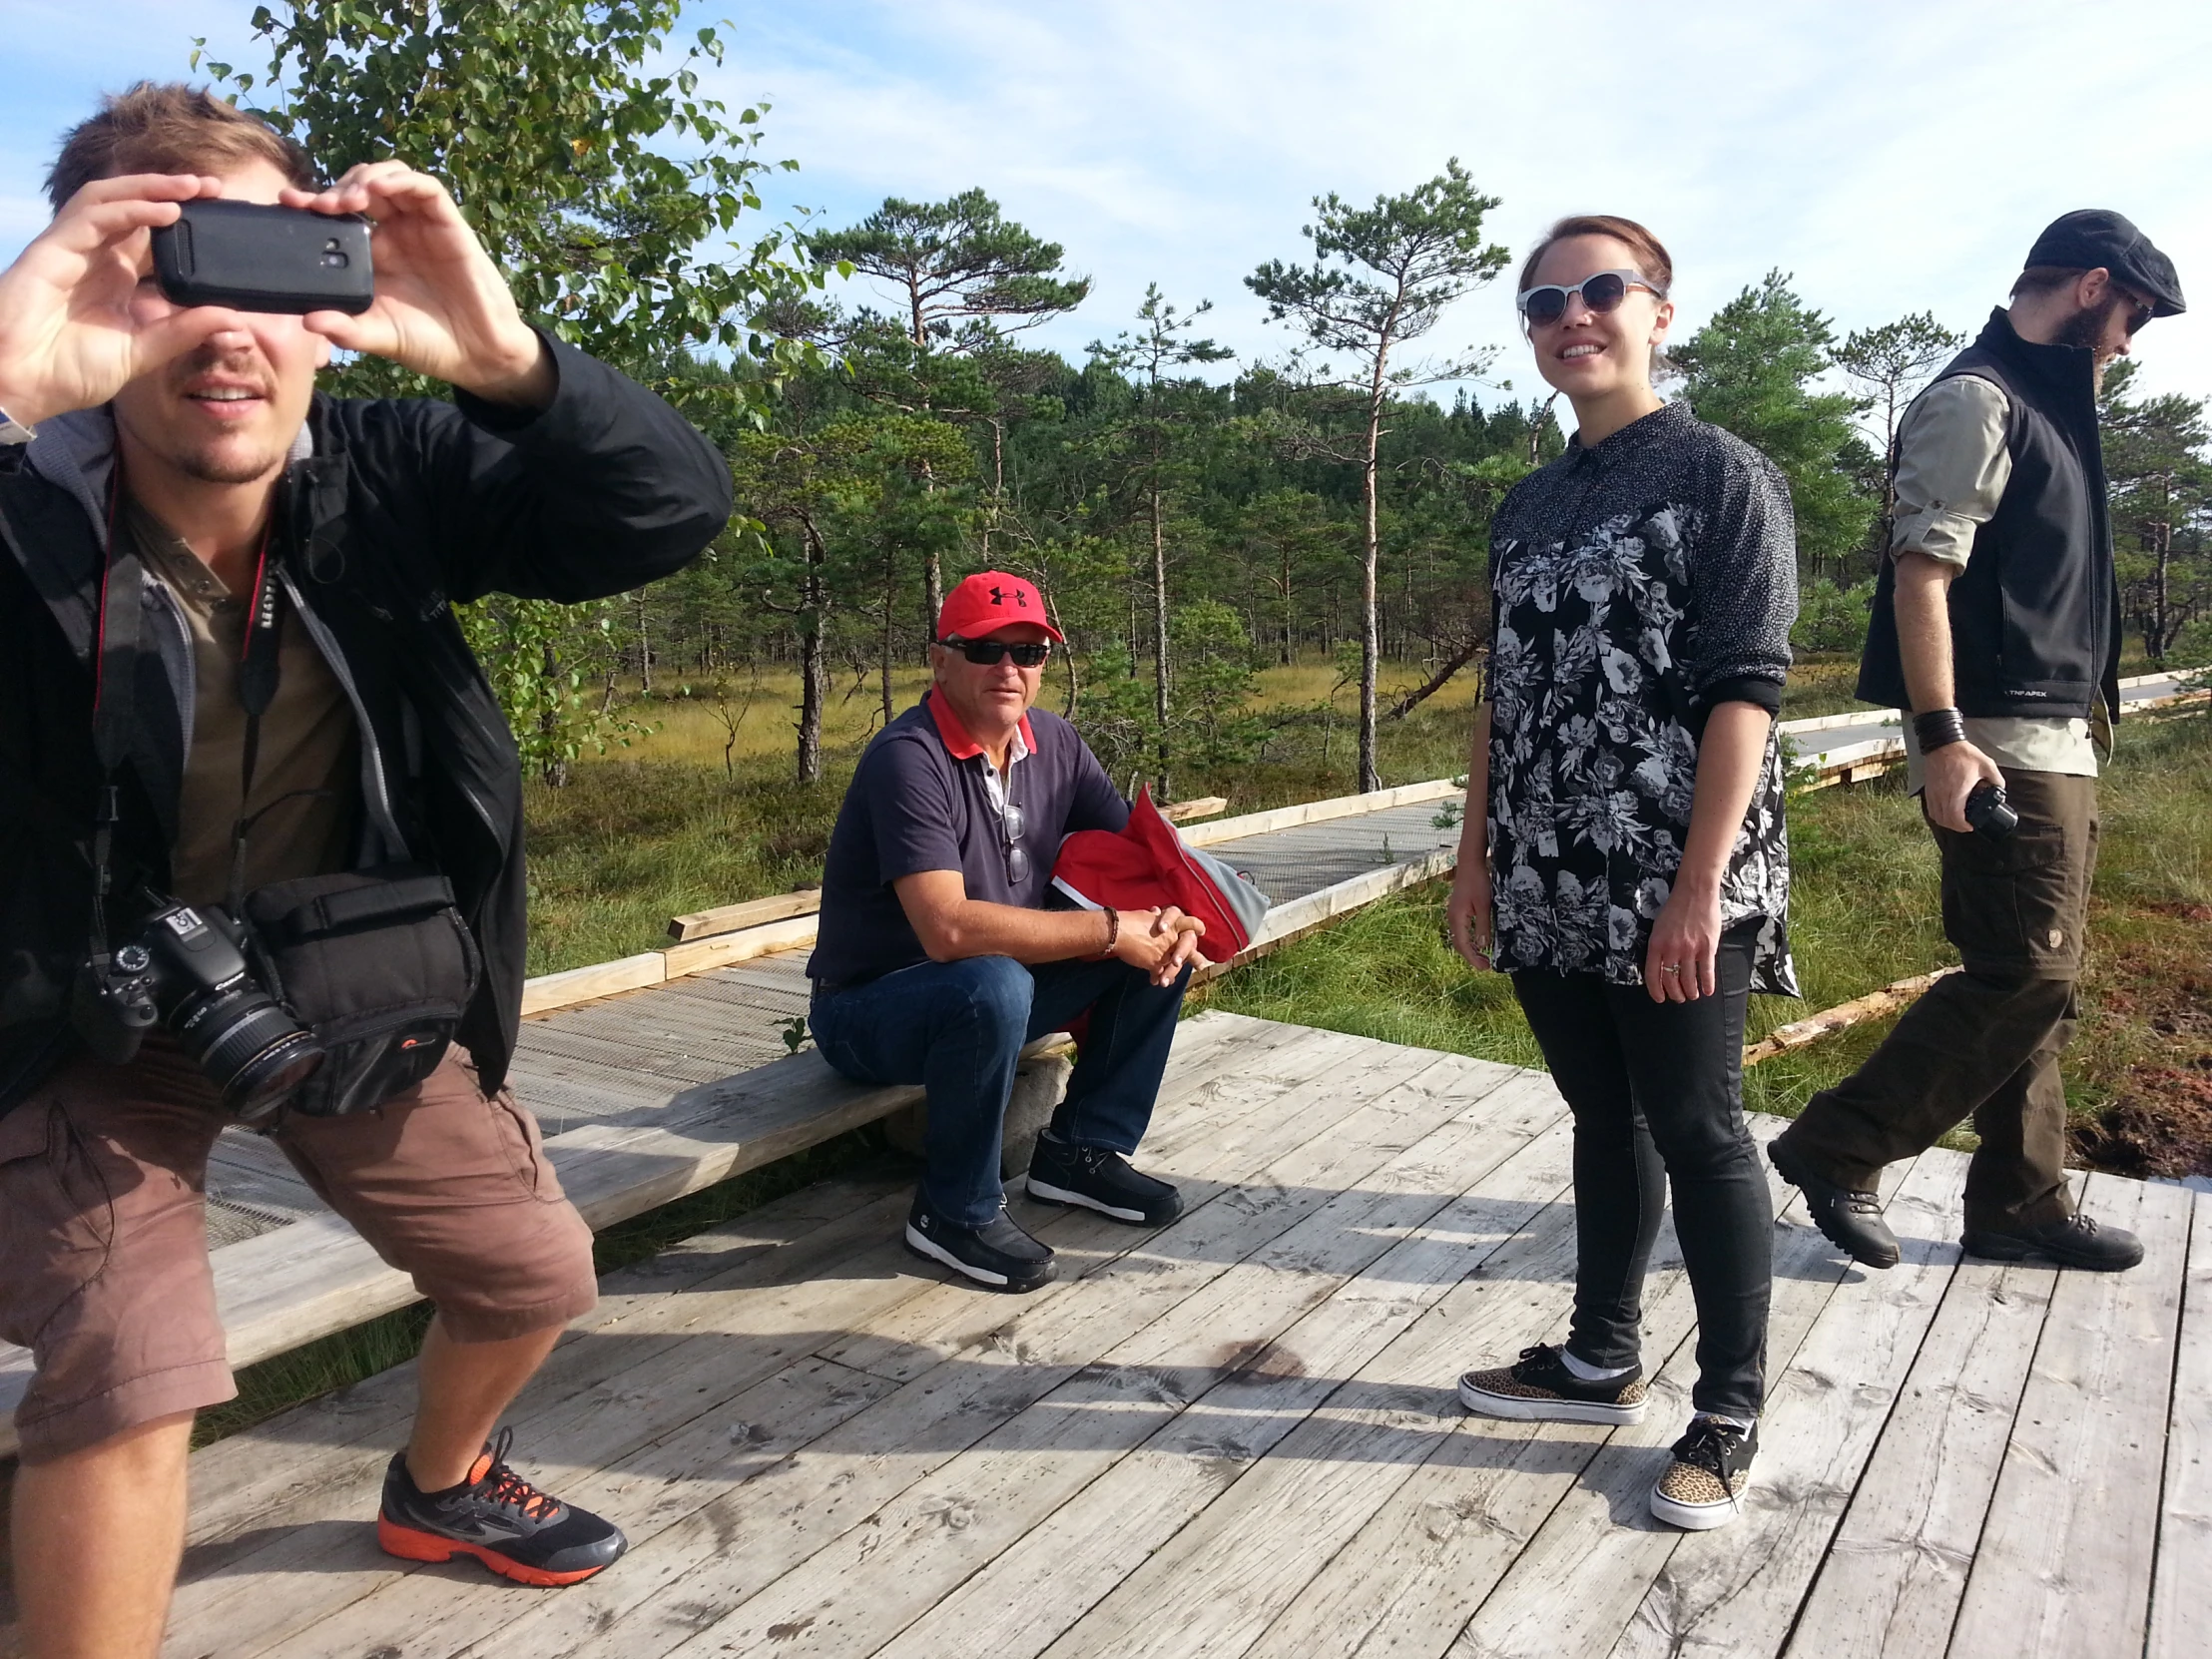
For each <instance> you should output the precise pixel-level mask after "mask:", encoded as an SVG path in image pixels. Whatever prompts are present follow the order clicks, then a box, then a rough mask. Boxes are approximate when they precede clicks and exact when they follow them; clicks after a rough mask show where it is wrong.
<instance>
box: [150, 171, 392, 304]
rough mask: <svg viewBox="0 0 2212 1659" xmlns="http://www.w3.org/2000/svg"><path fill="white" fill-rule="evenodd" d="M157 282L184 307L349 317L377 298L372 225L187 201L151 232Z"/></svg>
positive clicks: (352, 218)
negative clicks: (172, 218) (370, 235)
mask: <svg viewBox="0 0 2212 1659" xmlns="http://www.w3.org/2000/svg"><path fill="white" fill-rule="evenodd" d="M154 275H155V277H156V278H157V279H158V280H159V281H160V282H161V285H162V292H163V293H165V294H167V295H168V296H169V298H170V299H171V300H173V301H174V302H176V303H177V304H180V305H228V306H230V307H231V308H232V309H234V310H241V311H282V312H287V313H290V314H294V315H300V314H304V313H305V312H308V311H345V312H347V313H349V314H352V315H356V316H357V315H359V314H360V313H361V312H362V311H365V310H367V309H368V307H369V305H370V304H371V303H372V302H373V301H374V299H375V297H376V275H375V271H374V268H373V267H372V265H371V263H370V260H369V252H368V221H367V220H366V219H364V218H362V217H361V216H360V215H358V214H346V215H342V216H340V215H335V214H318V213H309V212H307V211H306V210H305V209H303V208H277V207H266V206H264V205H262V204H261V203H258V202H225V201H221V200H216V201H206V202H187V203H185V204H184V207H183V211H182V212H180V213H179V215H178V217H177V223H176V224H174V225H164V226H162V227H160V228H159V229H157V230H156V231H155V232H154Z"/></svg>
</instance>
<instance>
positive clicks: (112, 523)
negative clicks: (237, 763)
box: [90, 469, 283, 970]
mask: <svg viewBox="0 0 2212 1659" xmlns="http://www.w3.org/2000/svg"><path fill="white" fill-rule="evenodd" d="M122 489H123V482H122V474H121V471H120V469H118V472H117V475H116V478H115V481H114V482H113V483H112V484H110V486H109V489H108V554H107V562H106V565H105V566H104V568H103V570H102V572H101V579H100V618H99V626H98V629H97V631H96V633H95V636H94V638H95V647H94V649H95V654H96V666H95V669H94V680H93V694H92V747H93V753H94V755H95V757H96V758H97V759H98V761H99V763H100V795H99V801H98V804H97V806H96V808H95V810H94V814H93V829H92V868H93V884H92V940H91V949H90V955H91V958H92V962H93V965H94V967H95V968H98V969H101V970H105V969H106V967H107V965H108V959H109V958H108V915H107V905H108V899H109V898H110V897H111V896H112V895H113V892H114V886H115V869H114V853H115V828H116V825H117V824H118V823H119V822H120V821H121V819H122V816H123V810H122V798H123V791H122V786H121V784H120V783H119V782H118V780H119V778H120V776H121V774H122V771H123V764H124V762H125V761H126V760H127V759H129V756H130V751H131V735H132V730H133V727H134V726H135V724H136V721H137V715H138V679H139V658H140V656H141V654H142V651H143V649H144V639H143V635H144V631H145V616H146V609H145V601H146V566H145V565H144V564H143V563H142V562H141V561H140V559H139V556H138V552H137V550H136V549H135V548H134V547H132V546H131V545H130V543H129V540H128V538H126V537H120V536H118V535H117V534H116V520H117V513H118V506H119V504H120V501H121V497H122ZM275 526H276V515H275V513H274V512H272V514H271V518H270V523H269V525H268V526H266V527H265V528H264V529H263V531H262V545H261V550H260V552H259V553H258V555H257V556H256V558H255V561H254V594H253V608H252V610H251V611H249V613H248V615H247V626H246V643H245V646H244V648H243V649H242V651H241V652H240V657H239V679H238V691H239V701H240V702H241V703H242V704H244V705H245V708H246V744H245V756H244V765H243V767H242V772H243V774H244V776H243V777H242V779H241V781H240V786H239V817H238V821H237V823H236V824H235V825H234V826H233V828H232V842H231V884H232V888H233V891H232V893H231V902H232V906H233V909H234V910H235V909H236V907H237V905H238V901H239V897H240V894H239V891H238V890H237V889H238V887H239V883H240V881H241V879H242V878H243V876H244V874H245V871H246V836H247V833H248V831H249V830H252V829H253V823H252V821H251V820H250V819H248V817H247V816H246V801H247V796H248V794H249V792H250V791H251V790H252V789H253V787H254V766H255V761H256V759H257V752H258V751H259V749H260V747H261V725H262V716H263V715H264V714H265V713H267V712H268V709H269V706H270V704H271V703H273V702H275V701H276V697H277V651H278V647H279V646H280V645H281V643H282V627H283V607H282V604H281V603H280V598H281V594H280V588H279V585H278V584H277V582H276V581H274V580H273V579H272V576H271V572H270V568H269V549H270V540H271V532H272V531H273V530H274V529H275Z"/></svg>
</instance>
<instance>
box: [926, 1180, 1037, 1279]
mask: <svg viewBox="0 0 2212 1659" xmlns="http://www.w3.org/2000/svg"><path fill="white" fill-rule="evenodd" d="M906 1248H907V1249H908V1250H910V1251H912V1252H913V1253H914V1254H915V1255H916V1256H920V1257H923V1258H925V1259H926V1260H928V1261H931V1262H939V1263H942V1264H943V1265H944V1266H946V1267H948V1268H950V1269H951V1270H952V1271H953V1272H954V1273H957V1274H959V1275H961V1276H962V1277H963V1278H966V1279H972V1280H973V1281H974V1282H975V1283H976V1284H978V1285H987V1286H989V1287H990V1288H991V1289H992V1290H994V1291H1014V1292H1021V1291H1033V1290H1035V1289H1036V1288H1037V1287H1038V1286H1040V1285H1046V1284H1050V1283H1051V1281H1052V1252H1051V1250H1050V1249H1048V1248H1047V1247H1046V1246H1044V1245H1041V1244H1039V1243H1038V1242H1037V1241H1036V1240H1035V1239H1032V1238H1031V1237H1030V1236H1029V1235H1028V1234H1026V1233H1024V1232H1023V1231H1022V1230H1021V1229H1020V1228H1019V1227H1017V1226H1015V1225H1014V1220H1013V1218H1012V1217H1011V1216H1009V1215H1007V1214H1006V1212H1005V1210H1004V1209H1003V1208H1002V1209H1000V1211H999V1212H998V1214H997V1215H995V1216H993V1217H991V1219H990V1220H989V1221H987V1222H985V1223H984V1224H983V1225H982V1226H981V1227H962V1226H961V1225H960V1224H959V1223H957V1222H951V1221H946V1220H945V1219H944V1218H943V1217H942V1216H940V1215H938V1214H936V1212H934V1211H933V1210H931V1209H930V1208H929V1206H928V1205H927V1204H925V1203H924V1202H922V1197H921V1194H920V1193H918V1192H917V1193H915V1194H914V1207H913V1208H912V1209H911V1210H909V1211H907V1212H906Z"/></svg>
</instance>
